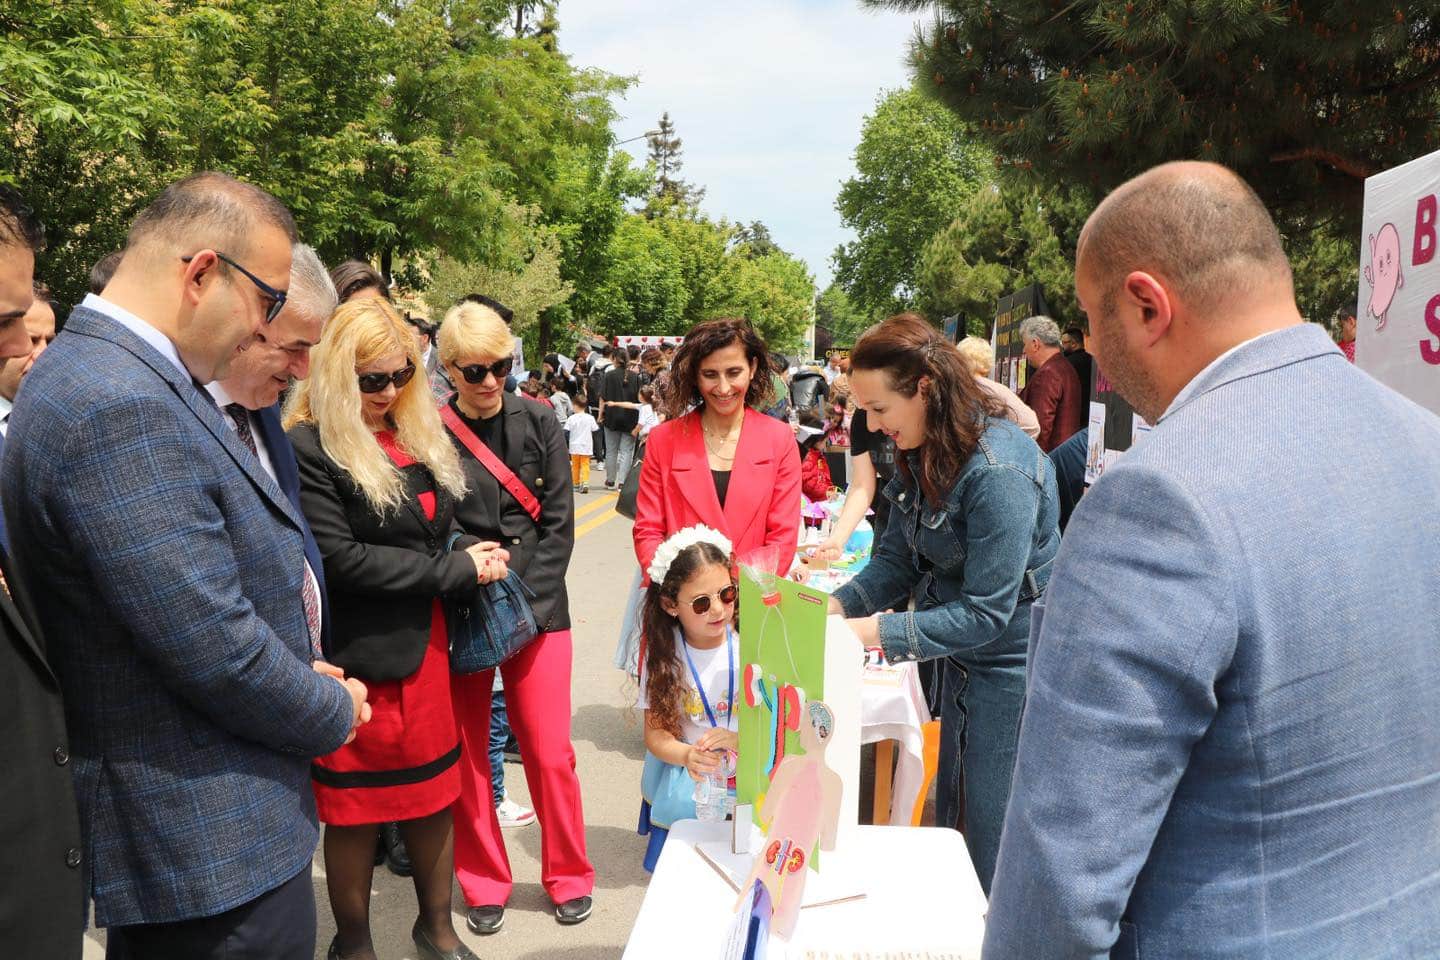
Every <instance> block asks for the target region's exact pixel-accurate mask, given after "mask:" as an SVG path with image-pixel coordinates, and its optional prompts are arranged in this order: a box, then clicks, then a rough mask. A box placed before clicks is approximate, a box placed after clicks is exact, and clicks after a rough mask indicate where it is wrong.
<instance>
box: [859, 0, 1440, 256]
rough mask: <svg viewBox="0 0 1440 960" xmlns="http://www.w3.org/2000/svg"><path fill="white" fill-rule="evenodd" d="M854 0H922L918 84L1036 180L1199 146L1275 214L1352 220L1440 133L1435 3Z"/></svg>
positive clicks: (1096, 174) (1096, 182) (1110, 176)
mask: <svg viewBox="0 0 1440 960" xmlns="http://www.w3.org/2000/svg"><path fill="white" fill-rule="evenodd" d="M867 2H869V3H871V4H872V5H876V6H888V7H895V8H900V9H906V10H915V11H922V10H933V12H934V22H933V25H931V26H930V27H929V28H928V29H926V30H924V31H923V32H922V34H921V36H920V37H919V38H918V39H917V41H916V42H915V44H914V47H913V50H912V56H913V58H914V65H915V74H916V77H917V82H919V83H921V84H923V85H924V86H925V87H927V88H929V89H931V90H933V91H935V92H936V93H937V94H938V95H939V97H940V98H942V99H943V100H944V102H945V103H946V104H948V105H949V106H950V108H951V109H952V110H953V111H954V114H955V116H956V117H957V118H959V120H960V121H962V122H964V123H966V124H968V125H970V127H971V128H972V129H974V130H975V132H976V134H977V135H978V136H981V137H983V138H984V139H985V142H986V143H987V144H988V145H989V146H990V148H991V149H992V150H993V151H994V153H995V154H996V156H997V157H998V158H999V159H1000V161H1001V162H1002V163H1004V164H1007V165H1011V166H1014V167H1018V168H1020V169H1022V170H1026V171H1033V172H1034V173H1035V174H1037V175H1038V176H1039V177H1040V178H1041V179H1042V181H1043V182H1045V183H1066V184H1077V185H1081V186H1085V187H1088V188H1090V189H1092V190H1095V191H1101V190H1104V189H1106V188H1109V187H1112V186H1114V185H1115V184H1117V183H1119V182H1120V181H1122V180H1124V179H1125V178H1127V177H1130V176H1132V175H1134V174H1136V173H1138V172H1140V171H1141V170H1144V169H1146V168H1148V167H1150V166H1153V165H1154V164H1156V163H1159V162H1162V161H1165V160H1173V159H1176V158H1180V157H1194V158H1200V159H1206V160H1215V161H1219V162H1221V163H1224V164H1227V165H1228V166H1231V167H1233V168H1234V169H1236V170H1237V171H1239V173H1240V174H1241V175H1242V176H1243V177H1245V179H1246V180H1247V181H1248V182H1249V183H1251V184H1252V185H1253V186H1254V187H1255V188H1256V190H1257V192H1259V194H1260V196H1261V197H1263V198H1264V199H1265V200H1266V202H1267V203H1268V204H1269V205H1270V206H1271V207H1272V209H1274V210H1276V211H1277V212H1278V213H1279V214H1280V215H1281V217H1282V219H1288V218H1289V217H1290V216H1291V215H1292V214H1294V215H1298V216H1300V217H1301V218H1302V219H1303V218H1304V217H1306V216H1309V215H1310V214H1311V213H1312V212H1313V211H1316V210H1323V211H1325V215H1326V216H1330V215H1334V214H1339V215H1340V216H1342V217H1344V218H1345V223H1346V225H1347V227H1348V228H1351V229H1358V227H1356V224H1357V223H1358V215H1359V212H1360V206H1361V200H1362V181H1363V179H1364V177H1366V176H1368V175H1370V174H1372V173H1376V172H1378V171H1380V170H1383V169H1385V168H1387V167H1390V166H1393V165H1395V164H1397V163H1399V162H1401V161H1404V160H1407V159H1410V158H1412V157H1415V156H1418V155H1420V154H1423V153H1426V152H1429V151H1431V150H1433V149H1435V148H1436V146H1437V144H1440V139H1437V138H1440V130H1437V127H1436V124H1435V117H1436V113H1437V106H1440V85H1437V80H1440V17H1436V16H1435V4H1434V2H1433V0H1386V2H1383V3H1336V2H1333V0H1198V2H1197V0H1072V2H1067V3H1060V2H1058V0H940V2H938V3H936V2H931V0H867Z"/></svg>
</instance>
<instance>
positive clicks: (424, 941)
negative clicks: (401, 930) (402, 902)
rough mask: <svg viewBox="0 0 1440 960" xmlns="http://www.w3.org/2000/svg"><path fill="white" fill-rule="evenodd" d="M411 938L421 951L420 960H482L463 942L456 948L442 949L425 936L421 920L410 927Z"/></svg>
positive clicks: (416, 947)
mask: <svg viewBox="0 0 1440 960" xmlns="http://www.w3.org/2000/svg"><path fill="white" fill-rule="evenodd" d="M410 939H411V940H413V941H415V949H416V950H418V951H420V960H480V958H479V957H477V956H475V953H474V951H472V950H471V949H470V948H469V947H467V946H465V944H463V943H462V944H460V945H459V946H458V947H456V948H455V949H454V950H441V949H440V948H439V947H437V946H435V944H433V943H431V942H430V938H429V937H427V936H425V931H424V929H423V928H421V926H420V921H419V920H416V921H415V926H413V927H411V928H410Z"/></svg>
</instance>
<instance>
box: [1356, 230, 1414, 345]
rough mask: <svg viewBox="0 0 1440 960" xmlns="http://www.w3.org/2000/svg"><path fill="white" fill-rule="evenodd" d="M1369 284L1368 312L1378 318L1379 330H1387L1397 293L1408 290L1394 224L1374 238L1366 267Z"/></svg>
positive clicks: (1372, 236) (1397, 233)
mask: <svg viewBox="0 0 1440 960" xmlns="http://www.w3.org/2000/svg"><path fill="white" fill-rule="evenodd" d="M1365 282H1366V283H1368V284H1370V306H1369V307H1368V308H1366V310H1367V312H1368V313H1369V314H1370V316H1372V317H1374V318H1375V329H1376V330H1384V329H1385V320H1386V316H1387V314H1389V312H1390V304H1391V303H1393V302H1394V301H1395V291H1396V290H1399V289H1400V288H1401V287H1403V286H1405V277H1404V276H1403V275H1402V274H1401V272H1400V231H1398V230H1396V229H1395V224H1393V223H1387V224H1385V226H1383V227H1381V228H1380V232H1379V233H1372V234H1370V262H1369V263H1368V264H1366V265H1365Z"/></svg>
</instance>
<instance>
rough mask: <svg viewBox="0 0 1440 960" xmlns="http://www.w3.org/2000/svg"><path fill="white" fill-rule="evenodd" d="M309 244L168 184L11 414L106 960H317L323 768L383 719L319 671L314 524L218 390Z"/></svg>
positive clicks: (271, 220)
mask: <svg viewBox="0 0 1440 960" xmlns="http://www.w3.org/2000/svg"><path fill="white" fill-rule="evenodd" d="M294 241H295V227H294V221H293V220H292V219H291V217H290V214H289V212H288V211H286V210H285V208H284V207H283V206H282V205H281V204H280V203H279V202H278V201H276V200H275V199H274V198H273V197H271V196H270V195H269V194H266V193H264V192H263V191H261V190H258V189H256V188H254V187H251V186H249V185H247V184H243V183H240V182H238V181H236V180H233V179H231V178H229V177H227V176H224V175H222V174H215V173H206V174H197V175H195V176H192V177H189V178H186V179H185V180H182V181H179V182H178V183H175V184H172V185H171V186H170V187H168V188H166V189H165V190H164V191H163V192H162V193H161V194H160V196H159V197H158V198H156V200H155V201H154V202H153V203H152V204H151V205H150V206H149V207H148V208H146V209H145V210H144V211H142V212H141V214H140V215H139V217H137V218H136V220H135V222H134V224H132V226H131V228H130V234H129V236H128V238H127V241H126V246H125V256H124V259H123V260H122V261H121V263H120V266H119V268H118V269H117V270H116V272H115V275H114V277H113V278H112V279H111V281H110V283H109V284H108V285H107V286H106V288H105V291H104V294H103V296H95V295H93V294H92V295H91V296H88V297H86V299H85V301H84V303H83V304H82V305H81V306H79V307H77V308H76V309H75V311H74V313H72V314H71V316H70V320H69V322H68V323H67V324H66V325H65V329H64V331H62V333H61V334H60V336H59V337H57V338H56V340H55V344H54V346H52V347H51V348H50V349H49V350H47V351H46V352H45V354H44V356H42V357H41V358H40V360H39V361H37V362H36V364H35V367H34V369H32V370H31V372H30V374H29V376H28V378H27V379H26V384H25V387H26V388H25V390H24V391H23V392H22V393H21V394H20V397H19V402H18V403H17V404H16V407H15V412H14V414H13V417H12V425H11V428H10V433H9V436H8V438H7V439H8V441H9V442H8V444H7V447H6V455H5V460H4V465H3V471H0V500H3V502H4V503H5V507H6V511H7V516H8V518H9V519H10V521H11V526H10V535H11V542H12V544H13V545H14V550H15V555H16V558H17V560H18V562H19V564H20V567H21V570H22V573H23V575H24V576H25V577H26V578H27V579H28V580H29V581H30V582H32V583H42V582H43V583H44V585H45V589H44V590H43V591H40V592H38V593H37V594H36V596H35V600H36V605H37V609H38V612H39V616H40V621H41V623H42V624H43V625H44V628H45V631H46V637H47V641H48V643H49V644H50V652H51V655H52V657H53V662H54V663H55V667H56V673H57V674H58V676H59V678H60V683H61V687H62V689H63V691H64V693H65V702H66V719H67V721H68V723H69V728H70V737H71V746H70V755H71V766H72V767H73V768H74V776H75V780H76V786H77V791H76V792H77V795H78V797H79V810H80V822H81V824H82V827H83V834H82V835H83V836H84V838H85V844H86V846H85V848H84V850H83V853H84V867H85V869H86V882H87V884H88V892H89V894H90V896H91V897H92V898H93V900H94V909H95V920H96V923H97V924H99V925H100V926H104V927H108V928H109V940H108V950H109V954H110V955H111V956H113V957H133V958H139V957H143V958H147V960H149V958H171V957H174V958H180V957H184V958H186V960H207V958H215V957H221V956H224V957H226V958H236V957H244V958H257V960H258V958H262V957H263V958H268V960H302V958H303V960H311V958H312V957H313V955H314V947H315V905H314V893H313V889H312V887H311V883H310V860H311V857H312V856H313V854H314V849H315V842H316V839H317V836H318V827H317V824H316V819H315V806H314V798H313V795H312V793H311V789H310V776H309V765H310V760H311V758H313V757H317V756H321V755H324V754H327V753H329V752H331V751H333V750H334V749H336V748H337V747H339V746H340V745H341V744H342V743H344V742H345V741H346V739H347V738H348V737H350V736H351V735H352V734H353V730H354V729H355V727H356V726H357V725H358V724H359V723H361V722H363V721H364V719H365V717H366V711H367V710H368V707H367V705H366V704H365V687H364V685H363V684H361V683H359V682H358V681H355V680H344V679H342V678H339V677H335V676H333V675H330V673H329V671H330V670H331V668H329V667H328V665H325V664H320V665H319V666H318V667H312V659H313V657H312V652H311V651H312V649H313V648H314V646H315V645H316V644H317V643H318V632H319V625H320V618H321V611H320V607H319V604H318V602H317V600H318V598H317V597H316V596H315V593H314V591H313V589H311V586H312V585H310V584H308V583H307V578H306V576H305V562H304V556H305V554H304V538H303V534H302V523H301V520H300V517H299V515H298V512H297V511H296V510H295V507H294V504H292V503H291V502H290V500H289V498H287V497H286V496H285V494H284V493H283V492H282V491H281V490H280V487H279V486H278V485H277V484H276V483H275V481H274V480H272V479H271V477H270V476H269V474H267V473H266V472H265V470H264V469H263V468H262V467H261V465H260V463H259V461H258V459H257V457H256V456H255V454H253V453H251V451H250V450H249V449H247V447H246V445H245V444H244V443H242V441H241V440H240V439H239V437H238V436H237V435H236V432H235V429H234V426H233V424H231V425H227V420H228V418H227V417H226V415H225V414H224V413H223V412H222V411H221V410H220V408H219V407H217V406H216V405H215V403H214V401H213V400H212V399H211V397H210V395H209V394H208V393H206V392H205V391H204V389H203V388H202V387H201V386H199V384H202V383H205V382H208V381H211V380H215V379H220V378H224V377H225V376H226V375H227V374H228V373H229V369H230V366H231V365H232V363H233V362H234V360H235V358H236V357H237V356H238V355H239V354H240V352H241V351H243V350H244V349H245V348H246V347H247V346H249V345H250V344H252V343H253V342H255V341H256V339H257V337H258V336H259V335H260V333H261V332H262V331H266V330H269V328H270V327H269V325H270V322H271V321H273V320H274V319H275V316H276V314H278V313H279V312H280V310H281V309H282V308H283V307H284V304H285V296H286V293H285V288H286V287H287V286H288V285H289V278H290V259H291V255H290V248H291V244H293V243H294ZM77 862H79V860H78V858H77Z"/></svg>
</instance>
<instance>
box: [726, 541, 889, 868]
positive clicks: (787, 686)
mask: <svg viewBox="0 0 1440 960" xmlns="http://www.w3.org/2000/svg"><path fill="white" fill-rule="evenodd" d="M760 580H761V582H757V579H756V577H755V576H753V575H752V571H751V568H749V567H743V568H742V576H741V577H740V672H741V675H740V678H739V680H740V686H741V690H742V691H743V694H742V693H737V695H736V700H737V703H738V707H739V717H740V751H739V752H740V756H739V759H738V762H737V767H736V771H735V800H736V803H737V805H742V804H751V805H752V808H753V816H754V820H755V823H756V826H759V827H761V828H762V829H763V828H764V826H765V824H762V823H760V807H761V804H762V802H763V801H764V797H765V792H766V791H767V790H768V789H769V786H770V778H771V776H772V775H773V774H774V771H775V770H776V769H777V768H778V767H779V765H780V762H781V760H782V759H783V757H785V756H792V755H803V754H804V748H803V747H802V746H801V743H800V734H799V730H800V724H801V722H802V714H803V712H804V708H805V702H806V701H808V700H822V699H823V700H824V701H825V702H826V703H827V704H829V705H830V708H831V710H832V711H833V713H834V715H835V732H834V735H833V737H832V738H831V741H830V744H829V746H828V747H827V749H826V761H827V764H828V765H829V766H830V768H831V769H833V770H834V771H835V772H836V773H838V774H839V775H840V778H841V781H842V782H843V784H844V792H843V795H842V798H841V804H840V811H841V815H840V829H839V837H840V839H839V841H838V842H839V846H840V847H841V848H843V846H844V844H845V838H846V836H847V834H848V833H850V832H852V831H853V830H854V828H855V827H856V825H857V824H858V818H859V800H858V798H859V787H860V681H861V675H862V673H863V665H864V651H863V650H862V649H861V647H860V641H859V640H858V639H857V638H856V636H855V633H854V631H852V630H851V629H850V628H849V626H847V625H846V623H845V621H844V620H843V619H842V618H840V617H827V615H826V606H827V604H828V603H829V599H830V598H829V596H828V595H827V594H825V593H822V592H821V591H819V590H814V589H811V588H809V587H806V586H803V585H801V584H798V583H795V582H794V581H792V580H786V579H783V578H777V577H774V576H773V575H769V576H762V577H761V578H760ZM762 582H763V588H762ZM767 595H769V596H771V597H772V598H773V597H775V596H776V595H778V602H772V603H769V604H767V603H766V602H765V599H766V596H767ZM813 862H814V861H813V860H812V863H813Z"/></svg>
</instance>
